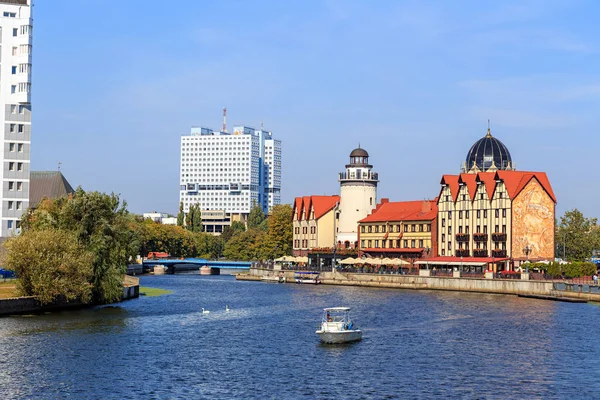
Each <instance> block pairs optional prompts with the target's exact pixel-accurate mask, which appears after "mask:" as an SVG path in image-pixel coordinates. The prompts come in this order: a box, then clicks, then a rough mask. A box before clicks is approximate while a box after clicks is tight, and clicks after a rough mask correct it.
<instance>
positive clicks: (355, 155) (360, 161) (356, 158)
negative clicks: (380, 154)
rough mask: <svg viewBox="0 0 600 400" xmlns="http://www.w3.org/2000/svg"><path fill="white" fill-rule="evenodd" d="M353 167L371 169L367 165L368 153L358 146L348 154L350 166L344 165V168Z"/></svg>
mask: <svg viewBox="0 0 600 400" xmlns="http://www.w3.org/2000/svg"><path fill="white" fill-rule="evenodd" d="M349 166H355V167H360V166H362V167H372V165H369V153H368V152H367V151H366V150H365V149H363V148H361V147H360V144H359V145H358V147H357V148H355V149H354V150H352V152H350V164H348V165H346V167H349Z"/></svg>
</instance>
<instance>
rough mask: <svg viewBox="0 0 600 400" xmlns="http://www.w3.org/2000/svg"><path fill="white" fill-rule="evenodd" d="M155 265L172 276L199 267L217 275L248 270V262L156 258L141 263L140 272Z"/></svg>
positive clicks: (249, 263)
mask: <svg viewBox="0 0 600 400" xmlns="http://www.w3.org/2000/svg"><path fill="white" fill-rule="evenodd" d="M157 265H164V266H165V267H167V273H168V274H172V273H175V271H176V270H177V271H197V270H199V269H200V267H209V268H210V270H211V273H212V274H214V275H217V274H219V272H220V270H221V269H250V266H251V265H252V263H251V262H250V261H214V260H207V259H205V258H162V259H161V258H158V259H148V260H143V261H142V270H143V271H144V272H147V271H149V270H152V269H154V267H155V266H157Z"/></svg>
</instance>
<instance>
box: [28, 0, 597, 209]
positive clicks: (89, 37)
mask: <svg viewBox="0 0 600 400" xmlns="http://www.w3.org/2000/svg"><path fill="white" fill-rule="evenodd" d="M161 4H162V5H163V6H161ZM598 15H600V3H598V2H596V1H594V0H589V1H578V0H566V1H552V0H539V1H523V0H519V1H502V2H481V1H452V2H449V1H428V2H417V1H412V2H404V1H393V0H392V1H383V0H381V1H375V2H372V1H369V2H367V1H352V0H344V1H342V0H340V1H307V0H302V1H252V2H250V1H225V0H223V1H197V0H179V1H177V2H162V3H161V2H148V1H147V0H145V1H142V0H128V1H122V0H119V1H117V0H82V1H77V2H73V1H72V0H69V1H67V0H52V1H41V0H38V1H37V2H36V5H35V6H34V53H33V54H34V68H33V88H32V92H33V94H32V95H33V100H32V101H33V111H34V116H33V117H34V121H33V123H34V126H33V140H32V169H33V170H55V169H56V168H57V165H58V162H59V161H60V162H62V168H61V170H62V171H63V173H64V174H65V176H66V177H67V179H68V180H69V181H70V182H71V184H73V185H74V186H77V185H81V186H82V187H83V188H84V189H86V190H100V191H105V192H115V193H119V194H120V195H121V197H122V198H123V199H125V200H126V201H127V202H128V204H129V209H130V210H131V211H133V212H138V213H141V212H144V211H152V210H156V211H162V212H171V213H175V212H176V211H177V208H178V202H179V192H178V190H179V138H180V135H181V134H183V133H187V132H188V131H189V128H190V126H192V125H196V126H197V125H202V126H207V127H211V128H215V129H217V128H218V127H219V126H220V124H221V109H222V107H223V106H227V109H228V123H229V125H234V124H235V125H241V124H244V125H248V126H254V127H257V128H258V127H259V126H260V122H261V121H263V122H264V126H265V128H266V129H269V130H271V131H273V133H274V135H275V136H276V137H277V138H279V139H281V140H282V141H283V157H284V160H283V193H282V197H283V198H282V200H283V201H284V202H287V203H291V202H292V200H293V198H294V197H295V196H301V195H309V194H336V193H338V192H339V186H338V182H337V173H338V172H340V171H341V170H342V169H343V166H344V164H345V163H346V162H347V161H348V155H349V153H350V151H351V150H352V149H353V148H355V147H356V146H357V145H358V143H359V142H360V144H361V146H362V147H363V148H365V149H367V150H368V151H369V153H370V155H371V159H370V161H371V163H372V164H373V165H374V167H375V168H374V169H375V170H376V171H377V172H379V175H380V180H381V182H380V186H379V197H389V198H390V199H391V200H392V201H400V200H414V199H423V198H434V197H435V196H437V194H438V192H439V181H440V178H441V175H442V174H453V173H458V172H459V168H460V165H461V163H462V161H463V160H464V158H465V156H466V154H467V151H468V150H469V148H470V146H471V145H472V144H473V143H474V142H475V141H476V140H478V139H479V138H480V137H482V136H484V135H485V132H486V128H487V120H488V119H490V120H491V125H492V134H493V135H494V136H496V137H497V138H499V139H500V140H502V141H503V142H504V144H505V145H506V146H507V147H508V148H509V150H510V152H511V154H512V158H513V161H514V162H515V166H516V167H517V169H520V170H533V171H546V172H547V173H548V176H549V178H550V181H551V183H552V185H553V188H554V191H555V193H556V195H557V198H558V205H557V215H558V216H560V215H562V214H563V213H564V211H565V210H569V209H572V208H578V209H580V210H581V211H582V212H583V213H584V214H585V215H586V216H592V217H600V211H599V210H598V208H597V207H596V205H597V203H598V201H597V198H599V197H600V185H598V175H597V173H596V171H597V169H598V168H597V166H596V163H597V161H596V158H597V152H598V149H599V148H600V138H599V135H598V128H597V127H598V124H599V121H598V119H599V112H598V111H599V110H600V70H599V69H598V65H599V63H600V57H599V51H600V42H599V41H598V38H599V37H600V27H599V26H598V24H597V16H598Z"/></svg>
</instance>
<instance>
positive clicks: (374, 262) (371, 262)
mask: <svg viewBox="0 0 600 400" xmlns="http://www.w3.org/2000/svg"><path fill="white" fill-rule="evenodd" d="M365 263H366V264H369V265H381V258H367V259H366V260H365Z"/></svg>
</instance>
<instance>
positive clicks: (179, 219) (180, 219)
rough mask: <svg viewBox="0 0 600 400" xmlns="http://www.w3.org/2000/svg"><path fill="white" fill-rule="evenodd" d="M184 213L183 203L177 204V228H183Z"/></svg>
mask: <svg viewBox="0 0 600 400" xmlns="http://www.w3.org/2000/svg"><path fill="white" fill-rule="evenodd" d="M184 220H185V213H184V212H183V201H180V202H179V212H178V213H177V226H183V221H184Z"/></svg>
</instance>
